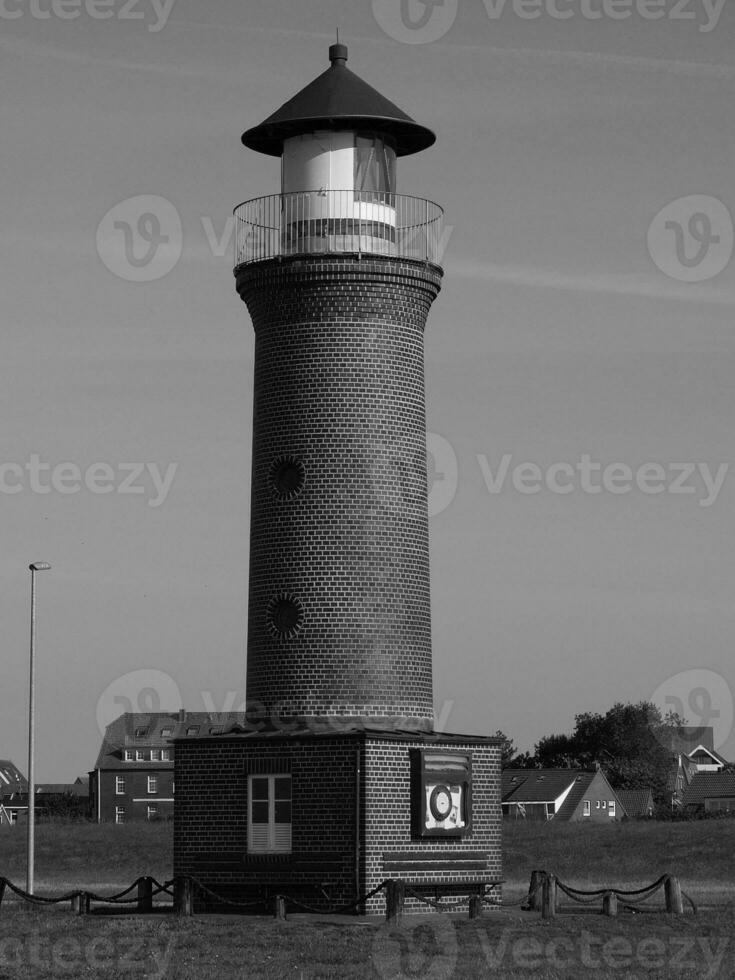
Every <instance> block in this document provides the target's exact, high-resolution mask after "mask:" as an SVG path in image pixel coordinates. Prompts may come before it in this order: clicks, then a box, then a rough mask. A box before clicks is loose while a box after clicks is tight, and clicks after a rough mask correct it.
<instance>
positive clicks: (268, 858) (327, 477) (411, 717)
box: [175, 44, 500, 912]
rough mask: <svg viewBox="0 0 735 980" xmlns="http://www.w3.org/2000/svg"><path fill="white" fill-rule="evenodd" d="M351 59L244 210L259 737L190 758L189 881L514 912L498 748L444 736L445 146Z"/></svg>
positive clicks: (302, 115) (272, 132) (308, 100)
mask: <svg viewBox="0 0 735 980" xmlns="http://www.w3.org/2000/svg"><path fill="white" fill-rule="evenodd" d="M347 59H348V52H347V48H346V46H345V45H343V44H333V45H331V47H330V48H329V62H330V64H329V67H328V68H327V69H326V70H325V71H324V72H322V74H320V75H319V76H318V77H317V78H315V79H314V80H313V81H312V82H311V83H310V84H308V85H307V86H306V87H305V88H304V89H302V90H301V91H300V92H298V93H297V94H296V95H295V96H294V97H293V98H291V99H290V100H289V101H287V102H286V103H284V105H282V106H281V108H279V109H278V110H277V111H276V112H274V113H273V114H272V115H270V116H268V117H267V118H266V119H265V120H264V121H263V122H261V123H260V124H259V125H256V126H254V127H252V128H250V129H248V130H247V131H246V132H245V133H244V134H243V136H242V142H243V143H244V145H245V146H246V147H247V148H248V149H249V150H251V151H255V152H258V153H262V154H266V155H268V156H270V157H273V158H274V165H275V161H276V160H277V161H278V163H279V164H280V190H279V192H278V193H274V194H271V195H267V196H265V197H257V198H253V199H251V200H248V201H246V202H245V203H243V204H241V205H240V206H238V207H237V208H236V209H235V227H236V240H235V270H234V271H235V281H236V286H237V292H238V293H239V295H240V298H241V299H242V300H243V302H244V303H245V305H246V307H247V311H248V314H249V317H250V320H251V322H252V326H253V329H254V333H255V357H254V378H253V391H254V402H253V450H252V454H253V455H252V488H251V490H252V493H251V525H250V574H249V597H248V635H247V674H246V687H247V700H248V709H249V713H248V718H249V724H248V726H246V727H245V728H242V727H241V728H238V729H236V730H233V731H230V732H226V733H223V734H221V735H217V736H211V737H203V738H200V739H197V738H194V739H192V738H187V739H186V740H185V742H184V741H182V742H180V743H177V745H176V790H177V792H176V809H175V871H176V873H178V874H192V875H195V876H196V877H197V878H198V879H199V880H205V881H206V884H207V886H208V888H209V889H210V890H211V892H212V893H215V894H220V895H227V896H229V900H238V898H237V896H240V897H241V898H242V896H246V895H250V896H252V895H256V896H259V897H260V898H262V901H263V902H264V903H267V902H268V900H269V896H272V895H273V894H275V893H278V894H281V895H287V896H290V897H291V898H292V899H293V900H294V901H295V902H299V901H301V902H305V903H308V904H310V905H311V907H317V908H325V909H326V908H333V907H336V906H337V905H340V904H345V903H348V904H349V903H354V907H355V910H356V911H361V912H375V911H379V910H380V909H381V903H384V901H385V896H384V895H381V894H380V893H378V894H376V895H373V896H371V897H368V898H365V896H366V895H368V893H369V892H371V891H372V890H373V889H374V888H375V887H376V886H377V885H379V884H380V882H381V881H383V880H385V879H386V878H393V879H398V880H403V881H404V882H408V883H409V884H410V885H411V888H412V889H413V891H414V892H415V893H416V895H417V896H420V895H421V889H422V888H423V889H425V890H426V889H428V891H427V894H428V892H431V891H432V889H433V892H432V894H436V892H437V889H438V888H440V887H441V888H442V889H444V890H445V891H447V890H448V891H449V892H450V893H451V894H453V895H455V896H459V898H460V900H461V899H462V897H463V896H466V898H467V901H468V902H469V900H470V897H471V896H472V895H482V896H483V897H485V898H488V899H492V900H493V901H498V900H499V895H500V842H499V836H500V802H499V746H498V743H497V740H495V739H492V738H483V737H480V736H463V735H454V734H452V735H449V734H447V733H439V732H435V731H434V705H433V688H432V648H431V607H430V577H429V528H428V507H427V477H426V422H425V390H424V332H425V328H426V323H427V318H428V315H429V310H430V308H431V305H432V303H433V301H434V300H435V298H436V296H437V294H438V293H439V290H440V287H441V281H442V275H443V273H442V269H441V266H440V259H441V256H440V244H441V241H442V220H443V212H442V209H441V208H440V207H439V206H438V205H437V204H435V203H433V202H432V201H429V200H426V199H424V198H420V197H416V196H413V195H410V194H404V193H402V190H401V191H399V180H398V178H399V168H402V166H403V158H407V157H410V156H411V155H412V154H415V153H418V152H420V151H423V150H426V149H427V148H429V147H430V146H431V145H432V144H433V143H434V141H435V136H434V134H433V132H431V130H429V129H427V128H426V127H425V126H422V125H420V124H419V123H417V122H415V121H414V120H413V119H412V118H411V117H410V116H408V115H407V114H406V113H405V112H403V111H402V110H401V109H399V108H398V106H396V105H395V104H394V103H393V102H391V101H390V100H388V99H387V98H385V97H384V96H383V95H381V94H380V93H379V92H377V91H376V90H375V89H374V88H373V87H372V86H370V85H368V84H367V83H366V82H365V81H363V80H362V79H361V78H360V77H358V75H356V74H355V73H354V72H353V71H352V70H351V69H350V68H348V67H347ZM202 794H204V797H205V798H206V800H207V804H206V805H207V806H211V807H214V808H215V809H214V810H213V811H212V812H211V813H210V815H209V816H208V818H207V819H206V820H205V821H202V817H203V813H204V811H203V803H202ZM217 801H220V802H221V803H222V805H221V806H220V805H218V803H217ZM203 823H204V824H205V826H203V825H202V824H203ZM202 901H204V900H202ZM204 904H205V906H206V904H207V902H206V901H204ZM210 904H211V898H210ZM412 904H413V905H415V906H416V909H417V910H419V909H420V906H421V898H420V897H414V898H413V899H412V900H411V901H410V902H409V903H408V905H409V907H410V906H412Z"/></svg>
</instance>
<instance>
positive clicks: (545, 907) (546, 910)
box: [541, 875, 556, 919]
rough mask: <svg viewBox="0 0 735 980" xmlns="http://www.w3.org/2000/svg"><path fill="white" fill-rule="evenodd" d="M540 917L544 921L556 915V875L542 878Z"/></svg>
mask: <svg viewBox="0 0 735 980" xmlns="http://www.w3.org/2000/svg"><path fill="white" fill-rule="evenodd" d="M541 915H542V916H543V918H544V919H553V918H554V916H555V915H556V875H546V877H545V878H544V887H543V904H542V906H541Z"/></svg>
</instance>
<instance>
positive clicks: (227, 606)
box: [0, 0, 735, 781]
mask: <svg viewBox="0 0 735 980" xmlns="http://www.w3.org/2000/svg"><path fill="white" fill-rule="evenodd" d="M724 6H725V8H727V9H723V7H722V5H721V4H718V3H717V0H709V2H705V0H688V3H687V5H686V6H685V7H682V6H681V4H674V2H673V0H661V2H660V3H659V2H658V0H615V2H612V0H585V2H584V3H583V2H581V0H556V4H554V3H553V2H552V0H543V2H542V0H527V2H526V3H525V4H520V3H518V0H516V2H515V3H513V2H511V0H508V2H507V3H506V4H505V5H503V4H502V2H501V0H485V2H484V3H483V2H482V0H463V2H462V3H460V4H458V3H457V2H456V0H445V2H444V4H442V3H440V2H437V3H435V4H431V5H426V6H424V4H423V3H421V2H420V0H404V2H403V6H401V3H400V2H399V0H374V2H372V3H371V2H370V0H359V2H358V0H341V2H338V0H331V2H327V0H301V2H300V3H285V2H282V0H250V2H248V3H242V2H235V0H216V2H212V3H210V4H206V5H205V4H204V3H195V2H193V0H174V2H173V6H170V0H169V6H168V7H166V5H165V4H163V2H162V0H159V2H158V3H157V4H154V3H153V0H136V2H135V4H134V5H132V6H131V4H129V3H128V4H123V0H110V3H109V5H108V6H106V7H105V6H104V5H103V4H101V3H99V0H98V2H97V5H95V4H94V3H93V2H92V0H77V6H75V0H66V3H65V4H63V3H60V2H59V0H55V6H52V0H33V3H31V0H4V3H3V4H0V57H1V58H2V61H1V62H0V64H1V67H0V75H1V78H0V82H1V86H2V88H1V90H2V100H1V107H0V113H1V117H0V119H1V130H0V131H1V133H2V137H1V139H2V150H3V156H2V167H1V168H0V174H1V175H2V177H1V178H0V179H2V184H3V194H2V201H3V208H2V216H3V220H2V224H1V225H0V262H1V264H0V281H1V282H2V358H0V372H1V374H2V385H1V386H0V398H2V440H1V441H0V466H2V469H1V470H0V508H1V514H2V521H1V524H0V526H1V527H2V553H1V557H0V582H1V585H2V622H3V643H2V651H3V652H2V657H3V661H2V662H3V671H2V679H1V680H0V757H5V758H11V759H13V761H14V762H15V763H16V764H17V765H19V766H20V768H21V769H22V770H23V771H24V772H25V771H26V753H27V748H26V745H27V743H26V728H27V677H28V623H29V578H30V573H29V572H28V571H27V565H28V563H29V562H30V561H35V560H45V561H48V562H51V564H52V565H53V569H52V571H50V572H44V573H41V574H39V577H38V582H37V584H38V659H37V734H36V737H37V756H36V758H37V765H36V776H37V779H39V780H41V781H52V780H53V781H62V780H73V779H74V778H75V777H76V776H77V775H79V774H80V773H83V772H86V771H87V770H88V769H89V768H91V767H92V765H93V764H94V760H95V757H96V754H97V751H98V748H99V742H100V730H99V723H100V721H102V722H104V721H109V720H110V719H111V717H113V716H114V715H116V714H118V713H119V712H120V711H121V710H125V708H126V707H127V706H128V704H127V703H126V698H127V699H129V703H130V705H132V707H133V708H136V707H139V708H141V709H142V708H145V707H148V706H156V704H160V707H162V708H178V707H179V704H180V703H181V702H180V699H179V697H178V692H180V697H181V699H183V703H184V704H185V706H186V707H187V708H190V709H192V710H204V709H205V708H214V709H219V710H223V709H225V708H238V707H240V706H241V705H242V704H243V702H244V700H245V678H244V669H245V627H246V618H247V607H246V596H247V571H248V570H247V555H248V521H249V487H248V482H249V468H250V441H251V436H250V428H251V418H252V408H251V400H252V383H251V375H252V366H253V365H252V357H253V336H252V327H251V325H250V321H249V318H248V315H247V311H246V309H245V307H244V306H243V304H242V303H241V302H240V300H239V299H238V297H237V295H236V293H235V288H234V280H233V277H232V257H231V256H232V248H231V242H230V241H229V238H228V234H227V232H228V226H227V221H228V217H229V216H230V214H231V211H232V208H233V206H234V205H236V204H237V203H239V202H240V201H242V200H245V199H247V198H251V197H257V196H260V195H265V194H270V193H273V192H275V191H277V190H278V180H279V172H278V163H277V161H275V160H274V159H272V158H269V157H261V156H259V155H257V154H254V153H252V152H250V151H247V150H246V149H245V148H244V147H242V146H241V144H240V141H239V138H240V134H241V132H242V131H243V130H244V129H246V128H248V127H250V126H252V125H254V124H256V123H258V122H260V121H261V120H262V119H263V118H265V117H266V116H267V115H269V114H270V113H271V112H272V111H273V110H274V109H276V108H277V107H278V106H279V105H281V104H282V103H283V102H284V101H285V100H286V99H288V98H290V96H291V95H293V94H294V93H295V92H296V91H297V90H298V89H300V88H301V87H303V86H304V85H305V84H306V83H307V82H308V81H310V80H311V79H312V78H313V77H315V76H316V75H317V74H318V73H320V72H321V71H322V70H324V68H326V67H327V64H328V61H327V48H328V45H329V44H330V43H332V42H333V40H334V29H335V26H337V25H338V26H339V28H340V36H341V40H342V41H344V42H345V43H347V44H348V45H349V66H350V68H352V69H353V70H354V71H355V72H357V74H359V75H360V76H362V77H363V78H364V79H365V80H366V81H368V82H370V83H371V84H373V85H374V86H375V87H377V88H378V89H379V90H380V91H381V92H383V94H385V95H386V96H387V97H389V98H391V99H392V100H393V101H394V102H396V103H397V104H398V105H399V106H401V107H402V108H403V109H404V110H405V111H406V112H408V113H409V114H410V115H412V116H413V117H414V118H416V119H417V120H418V121H419V122H421V123H423V124H425V125H427V126H429V127H431V128H432V129H434V130H435V131H436V133H437V136H438V140H437V143H436V145H435V146H434V147H433V148H431V149H430V150H428V151H426V152H424V153H422V154H420V155H418V156H416V157H410V158H407V159H402V160H401V161H399V172H398V184H399V187H398V189H399V191H401V192H403V193H406V194H415V195H419V196H425V197H428V198H431V199H433V200H436V201H438V202H439V203H440V204H442V206H443V207H444V208H445V210H446V218H447V222H448V225H449V226H451V236H450V237H449V239H448V242H447V246H446V253H445V257H444V265H445V271H446V277H445V283H444V288H443V290H442V293H441V295H440V297H439V299H438V301H437V303H436V304H435V306H434V308H433V310H432V313H431V315H430V318H429V326H428V331H427V355H426V373H427V413H428V427H429V430H430V431H431V432H432V433H435V434H436V435H437V436H441V437H442V438H441V439H437V438H435V439H434V441H433V446H434V447H435V449H436V454H435V456H436V458H435V460H434V470H435V474H434V475H435V476H436V478H437V479H436V480H435V482H434V486H433V489H432V509H433V511H435V513H434V516H432V519H431V534H432V593H433V631H434V685H435V700H436V704H437V711H438V713H439V714H440V716H441V717H442V721H443V723H444V727H445V728H447V729H448V730H451V731H458V732H462V731H464V732H484V733H494V732H495V730H496V729H498V728H500V729H503V730H504V731H505V732H507V733H508V734H509V735H511V736H512V737H513V738H514V740H515V742H516V744H517V745H518V746H519V747H520V748H531V747H532V745H533V743H534V742H535V741H537V740H538V739H539V738H540V737H541V736H542V735H544V734H548V733H550V732H563V731H570V730H571V728H572V727H573V724H574V715H575V713H577V712H581V711H605V710H606V709H607V708H608V707H610V706H611V705H612V704H613V703H614V702H615V701H618V700H623V701H638V700H641V699H649V698H652V697H654V695H656V697H657V698H658V701H659V703H660V704H661V706H662V707H666V706H667V705H666V704H665V699H666V697H670V698H671V697H679V698H681V700H682V702H683V709H684V712H683V713H684V714H685V715H686V716H687V718H688V719H689V720H690V722H692V723H697V722H700V721H702V720H704V721H705V722H706V723H709V724H713V723H714V724H716V726H719V728H718V730H717V736H718V737H717V740H716V741H717V743H718V744H719V745H720V748H721V750H722V751H723V752H724V754H725V755H726V756H728V757H729V758H734V757H735V740H734V739H733V737H732V732H731V728H732V725H731V720H730V719H731V715H732V693H731V692H732V690H735V667H734V665H733V656H732V647H733V640H734V639H735V603H734V602H733V597H734V596H735V558H734V557H733V556H734V555H735V525H734V521H733V505H734V504H735V466H733V469H732V472H731V471H730V470H729V469H727V467H728V466H730V465H731V464H733V463H735V460H733V438H734V437H733V418H734V409H735V382H734V381H733V379H734V378H735V339H734V338H733V327H734V326H735V324H734V323H733V319H734V315H735V258H732V254H731V253H732V244H731V241H732V219H731V217H730V216H731V215H735V192H734V191H733V162H734V160H735V152H734V151H735V145H734V142H735V140H734V133H735V126H734V125H733V122H734V120H733V106H734V105H735V98H734V94H735V93H734V91H733V90H734V89H735V43H734V41H735V9H733V6H734V5H733V4H731V3H726V4H725V5H724ZM677 8H678V11H679V12H678V13H676V10H677ZM662 11H663V16H661V17H660V18H659V19H648V18H649V17H652V16H653V15H654V14H656V15H658V14H660V13H661V12H662ZM560 13H561V14H564V16H565V19H561V18H560V17H559V16H558V14H560ZM568 13H571V16H569V17H566V14H568ZM102 14H111V16H110V17H108V18H107V19H101V16H100V15H102ZM133 14H136V15H137V14H140V15H141V16H140V17H137V16H136V17H133V16H132V15H133ZM536 14H538V16H535V15H536ZM625 14H627V16H622V15H625ZM683 14H692V15H693V16H692V17H691V18H689V17H686V18H685V17H683V16H682V15H683ZM598 15H599V16H598ZM66 18H68V19H66ZM442 18H443V19H442ZM617 18H619V19H617ZM424 22H425V23H424ZM434 35H436V36H434ZM142 195H154V196H155V197H156V198H163V199H165V202H170V207H168V206H164V205H165V202H164V204H162V203H161V202H160V201H153V202H151V201H149V202H147V206H146V207H144V206H143V204H145V203H146V202H143V204H141V202H138V201H137V200H136V199H137V198H139V197H140V196H142ZM694 196H696V198H697V199H695V200H689V199H690V198H693V197H694ZM131 199H132V200H131ZM682 199H684V200H682ZM675 201H678V202H679V203H678V204H673V205H672V206H671V208H670V209H669V210H668V211H666V212H664V213H663V214H660V212H662V210H663V209H664V208H665V207H666V206H667V205H669V204H671V202H675ZM121 202H123V203H122V204H121ZM117 205H120V207H119V208H117V210H115V211H114V212H112V214H109V212H110V211H111V209H113V208H115V206H117ZM136 208H138V211H137V212H136ZM146 211H147V212H150V213H152V214H153V215H154V216H157V218H158V220H159V225H158V226H156V225H155V224H151V223H150V221H148V222H147V223H146V221H143V222H142V223H141V224H140V226H139V227H138V225H137V223H136V218H137V217H140V216H142V215H143V214H144V213H145V212H146ZM657 216H659V217H657ZM177 219H178V220H180V222H181V235H180V236H179V235H178V229H177V226H176V221H177ZM126 228H127V232H128V233H129V234H130V236H131V242H132V246H131V247H132V251H128V252H125V251H124V249H123V246H122V242H123V241H124V236H125V234H126ZM649 228H650V233H649ZM135 235H137V236H138V237H137V238H135ZM160 235H168V237H169V242H168V244H167V245H165V246H163V247H162V248H161V249H160V252H158V253H157V254H156V258H155V260H154V261H152V262H150V263H148V264H146V261H145V257H146V249H147V248H148V245H150V248H151V249H153V250H154V251H155V250H156V247H157V246H156V243H157V241H158V237H160ZM146 236H147V237H146ZM146 242H148V244H146ZM179 251H180V255H179ZM130 256H133V259H134V260H135V261H132V262H127V258H128V257H130ZM169 259H170V261H169ZM136 263H137V264H136ZM167 265H168V266H171V269H170V271H167V272H166V266H167ZM109 266H112V269H111V268H109ZM121 273H122V274H121ZM164 273H166V274H164ZM136 275H137V276H138V277H142V278H145V276H146V275H150V280H149V281H131V280H132V279H133V278H135V276H136ZM692 280H699V281H692ZM478 457H479V458H478ZM455 460H456V479H455V471H454V469H453V467H454V462H455ZM522 463H530V464H532V465H531V466H530V467H526V468H525V469H521V470H518V469H517V467H518V465H519V464H522ZM614 463H618V464H620V467H618V468H616V469H613V470H610V469H609V467H610V465H611V464H614ZM61 464H68V466H66V467H63V466H61ZM101 464H107V466H106V467H105V466H103V465H101ZM146 464H147V465H148V469H146V470H144V475H143V476H140V477H139V476H137V475H136V470H139V469H140V468H141V467H143V466H145V465H146ZM173 464H175V470H174V469H170V468H169V467H170V466H172V465H173ZM557 464H558V465H557ZM562 464H566V466H565V465H562ZM598 464H599V469H595V467H596V466H597V465H598ZM647 464H650V465H647ZM655 464H658V467H657V466H656V465H655ZM723 466H724V467H725V469H724V470H723V469H722V467H723ZM534 467H536V468H537V469H535V468H534ZM606 467H608V469H607V470H606V469H605V468H606ZM641 467H643V468H644V469H643V473H642V474H641ZM677 467H678V469H677ZM603 470H605V477H604V485H603ZM503 471H505V473H506V477H505V480H504V481H503V479H502V477H503ZM718 474H719V477H718ZM52 476H53V478H54V479H53V484H54V485H51V478H52ZM154 478H158V479H159V480H160V481H163V486H161V485H160V484H159V486H158V489H156V484H155V480H154ZM167 478H168V479H170V481H171V482H170V485H168V484H167V482H166V481H167ZM125 480H127V481H128V484H129V486H128V487H127V488H126V487H125ZM708 480H709V483H708ZM677 481H678V485H677ZM488 484H489V486H488ZM626 485H627V492H613V491H615V490H618V491H625V489H626ZM595 486H596V487H600V488H601V490H600V492H594V488H595ZM135 488H139V489H140V490H141V491H142V492H139V493H130V492H121V491H124V490H126V489H135ZM534 488H536V492H526V491H529V490H533V489H534ZM687 488H688V489H690V490H691V492H679V491H681V490H686V489H687ZM44 489H46V490H48V492H42V491H43V490H44ZM101 489H104V490H108V491H110V492H106V493H103V492H100V490H101ZM63 490H65V491H67V492H62V491H63ZM560 490H564V491H565V492H559V491H560ZM654 491H658V492H654ZM152 505H155V506H152ZM151 692H155V693H151ZM703 692H704V693H703ZM672 705H673V706H675V702H673V701H670V702H669V706H672ZM692 705H693V706H694V710H693V709H692ZM715 712H719V716H715V714H714V713H715ZM713 718H714V719H715V720H714V722H713V720H712V719H713Z"/></svg>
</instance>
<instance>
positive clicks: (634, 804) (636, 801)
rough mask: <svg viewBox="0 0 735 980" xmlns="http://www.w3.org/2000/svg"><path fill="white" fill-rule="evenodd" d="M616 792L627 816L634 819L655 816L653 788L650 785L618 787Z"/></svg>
mask: <svg viewBox="0 0 735 980" xmlns="http://www.w3.org/2000/svg"><path fill="white" fill-rule="evenodd" d="M615 792H616V793H617V794H618V799H619V800H620V802H621V803H622V805H623V809H624V810H625V814H626V816H628V817H630V818H631V819H632V820H633V819H636V818H641V817H652V816H653V805H654V804H653V790H652V789H651V788H650V786H649V787H647V788H646V789H618V790H616V791H615Z"/></svg>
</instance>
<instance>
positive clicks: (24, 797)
mask: <svg viewBox="0 0 735 980" xmlns="http://www.w3.org/2000/svg"><path fill="white" fill-rule="evenodd" d="M27 810H28V780H27V779H26V777H25V776H24V775H23V773H22V772H21V771H20V769H18V767H17V766H16V765H15V764H14V763H12V762H11V761H10V760H9V759H0V826H3V825H6V826H8V825H9V826H12V825H13V824H14V823H16V822H17V821H18V818H19V817H22V816H25V814H26V812H27Z"/></svg>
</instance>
